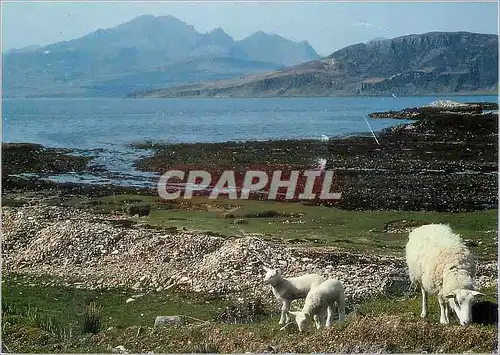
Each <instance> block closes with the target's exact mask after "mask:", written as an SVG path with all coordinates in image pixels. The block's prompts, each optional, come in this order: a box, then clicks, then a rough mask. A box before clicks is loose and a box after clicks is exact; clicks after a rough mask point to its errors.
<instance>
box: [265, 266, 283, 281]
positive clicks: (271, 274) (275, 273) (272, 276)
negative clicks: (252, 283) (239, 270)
mask: <svg viewBox="0 0 500 355" xmlns="http://www.w3.org/2000/svg"><path fill="white" fill-rule="evenodd" d="M264 271H265V272H266V275H265V276H264V282H265V283H268V284H273V283H274V282H273V281H274V280H276V279H277V278H279V277H281V271H280V269H270V268H268V267H266V266H264Z"/></svg>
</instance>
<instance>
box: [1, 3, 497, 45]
mask: <svg viewBox="0 0 500 355" xmlns="http://www.w3.org/2000/svg"><path fill="white" fill-rule="evenodd" d="M1 4H2V47H3V50H4V51H5V50H9V49H12V48H20V47H24V46H28V45H32V44H40V45H46V44H50V43H54V42H58V41H63V40H69V39H73V38H77V37H80V36H83V35H85V34H87V33H89V32H92V31H95V30H97V29H99V28H109V27H113V26H116V25H118V24H120V23H123V22H126V21H128V20H130V19H132V18H134V17H136V16H139V15H144V14H152V15H173V16H175V17H177V18H179V19H181V20H182V21H184V22H186V23H188V24H190V25H193V26H194V27H195V28H196V30H197V31H199V32H207V31H210V30H212V29H214V28H216V27H222V28H223V29H224V31H226V32H227V33H228V34H229V35H231V36H232V37H233V38H234V39H235V40H238V39H242V38H244V37H246V36H248V35H250V34H252V33H253V32H256V31H258V30H262V31H264V32H267V33H275V34H278V35H281V36H283V37H287V38H290V39H292V40H296V41H303V40H307V41H309V43H310V44H311V45H312V46H313V47H314V49H315V50H316V51H317V52H318V53H319V54H320V55H327V54H330V53H331V52H333V51H334V50H337V49H340V48H342V47H345V46H347V45H350V44H354V43H359V42H366V41H368V40H370V39H373V38H375V37H386V38H392V37H397V36H401V35H405V34H411V33H424V32H430V31H470V32H480V33H498V4H497V3H496V2H490V3H470V2H469V3H463V2H454V3H450V2H447V3H444V2H442V3H410V2H397V3H388V2H378V3H376V2H370V3H367V2H363V3H360V2H357V3H356V2H350V3H349V2H334V1H331V2H327V1H321V2H312V1H308V2H307V3H306V2H264V1H259V2H229V1H224V2H208V1H203V2H201V1H199V2H188V1H178V2H173V1H158V2H142V1H141V2H138V1H136V2H134V1H132V2H104V1H102V2H101V1H99V2H96V1H88V2H75V1H71V2H48V1H41V2H33V1H29V2H7V1H4V0H2V1H1Z"/></svg>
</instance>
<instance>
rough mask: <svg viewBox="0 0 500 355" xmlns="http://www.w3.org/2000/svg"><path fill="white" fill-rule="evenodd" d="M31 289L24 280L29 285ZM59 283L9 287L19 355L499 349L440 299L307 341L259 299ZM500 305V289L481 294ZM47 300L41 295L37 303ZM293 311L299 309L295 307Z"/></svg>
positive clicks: (351, 321)
mask: <svg viewBox="0 0 500 355" xmlns="http://www.w3.org/2000/svg"><path fill="white" fill-rule="evenodd" d="M21 281H22V282H21ZM49 281H50V280H49V279H47V280H34V279H27V278H26V279H25V278H23V277H21V276H20V275H17V277H16V279H14V278H12V277H8V278H7V279H4V283H3V287H2V300H3V304H2V329H3V332H2V333H3V340H2V341H3V342H4V343H5V344H6V345H7V346H8V348H9V350H10V351H11V352H48V353H57V352H66V353H68V352H69V353H73V352H78V353H82V352H83V353H87V352H91V353H95V352H106V353H109V352H111V351H112V349H113V348H115V347H117V346H119V345H120V346H123V347H124V348H125V349H127V350H128V351H130V352H134V353H145V352H149V351H154V352H155V353H192V352H195V353H235V352H236V353H244V352H258V353H263V352H271V353H278V352H280V353H285V352H300V353H310V352H321V353H323V352H341V353H348V352H368V353H369V352H389V353H408V352H410V353H413V352H424V351H425V352H429V353H431V352H432V353H437V352H444V353H463V352H480V353H486V352H492V351H494V350H495V349H496V346H497V340H496V338H495V334H496V331H497V329H496V326H492V325H491V326H484V325H470V326H467V327H462V326H460V325H458V322H457V320H456V319H454V318H452V319H451V322H452V324H450V325H448V326H444V325H441V324H439V321H438V319H439V307H438V306H437V301H436V300H435V299H433V298H431V302H430V304H429V305H430V309H429V315H430V319H429V320H428V321H423V320H421V319H420V318H419V316H418V314H419V313H420V310H419V307H420V299H419V297H418V294H416V293H415V294H412V295H409V297H408V296H407V297H399V298H391V297H389V298H376V299H373V300H371V301H368V302H366V303H363V304H360V305H357V306H356V307H350V311H349V312H348V314H347V319H346V322H345V323H344V324H341V325H338V324H335V325H334V326H332V327H331V328H329V329H322V330H320V331H317V330H316V329H315V328H314V327H312V326H310V327H309V328H308V329H307V330H306V331H305V332H304V333H303V334H301V333H299V332H298V330H297V329H296V327H295V326H294V325H291V326H288V327H287V328H285V330H283V331H280V330H279V329H280V327H281V326H280V325H278V318H279V315H278V312H276V310H268V309H266V308H265V307H264V306H262V305H259V304H257V303H255V302H252V301H245V302H242V303H240V304H224V303H223V302H222V301H219V300H216V299H192V298H190V297H189V296H187V295H178V294H175V293H150V294H147V295H143V296H141V297H138V298H136V300H135V301H134V302H130V303H126V302H125V300H126V299H127V297H128V296H130V295H131V294H132V291H127V290H118V289H117V290H101V291H91V290H83V289H76V288H66V287H53V286H43V283H44V282H49ZM482 291H483V292H486V293H487V295H488V299H492V300H496V290H495V289H486V290H482ZM38 295H39V297H38ZM89 300H98V302H99V304H100V305H102V308H101V311H102V313H101V315H100V318H101V319H102V321H103V324H102V326H101V327H99V329H96V330H97V331H96V332H89V333H86V332H84V331H83V329H81V328H79V327H78V322H77V321H78V318H79V317H86V316H85V314H86V312H88V308H87V310H86V308H85V302H88V304H87V306H89V305H90V304H91V302H97V301H89ZM294 307H297V305H295V306H294ZM159 314H161V315H185V317H184V319H185V322H183V325H179V326H171V327H163V328H156V329H153V323H154V318H155V317H156V315H159Z"/></svg>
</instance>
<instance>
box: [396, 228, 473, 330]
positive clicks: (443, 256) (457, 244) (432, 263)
mask: <svg viewBox="0 0 500 355" xmlns="http://www.w3.org/2000/svg"><path fill="white" fill-rule="evenodd" d="M406 263H407V265H408V271H409V275H410V280H411V282H412V284H420V289H421V292H422V313H421V315H420V316H421V317H422V318H426V317H427V296H428V294H431V295H434V294H437V299H438V301H439V307H440V309H441V317H440V323H442V324H448V323H449V319H448V309H449V308H448V307H451V309H453V310H454V311H455V313H456V315H457V316H458V318H459V319H460V324H461V325H466V324H469V323H470V322H471V321H472V316H471V309H472V304H473V301H474V297H475V296H478V295H483V294H482V293H480V292H477V291H474V289H473V288H474V286H473V276H474V275H475V273H476V263H475V260H474V258H473V256H472V254H471V253H470V252H469V250H468V249H467V247H466V246H465V245H464V244H463V243H462V241H461V240H460V236H459V235H458V234H454V233H453V231H452V230H451V228H450V227H449V226H447V225H443V224H429V225H424V226H421V227H418V228H415V229H413V230H412V231H411V232H410V234H409V236H408V243H407V244H406Z"/></svg>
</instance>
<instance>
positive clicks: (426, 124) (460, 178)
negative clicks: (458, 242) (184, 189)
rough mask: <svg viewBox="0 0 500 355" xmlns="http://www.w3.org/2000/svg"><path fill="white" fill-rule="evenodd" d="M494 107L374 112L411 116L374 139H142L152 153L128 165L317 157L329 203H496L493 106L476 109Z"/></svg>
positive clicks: (307, 165) (219, 166) (443, 206)
mask: <svg viewBox="0 0 500 355" xmlns="http://www.w3.org/2000/svg"><path fill="white" fill-rule="evenodd" d="M494 108H498V105H497V104H496V103H469V104H458V105H453V104H451V103H449V102H437V103H433V105H432V106H430V107H423V108H418V109H405V110H402V111H399V112H398V113H393V112H385V113H374V114H372V116H374V117H397V118H401V117H407V118H411V119H414V120H416V122H415V123H410V124H406V125H399V126H395V127H392V128H390V129H387V130H384V131H383V132H380V133H377V135H376V136H377V139H375V138H374V137H372V136H358V137H350V138H344V139H338V138H330V139H329V140H325V141H320V140H284V141H268V142H226V143H212V144H201V143H196V144H174V145H161V144H158V145H154V146H151V145H147V147H148V148H152V149H153V150H154V154H153V155H152V156H150V157H146V158H144V159H140V160H138V161H137V162H136V167H137V168H138V169H140V170H143V171H154V172H157V173H164V172H165V171H167V170H169V169H180V170H189V169H194V168H195V169H200V170H208V171H210V172H211V173H212V174H213V175H217V174H219V173H220V172H221V171H223V170H225V169H233V170H236V171H246V170H248V169H249V167H252V168H255V167H256V166H257V167H259V166H260V167H263V166H264V167H267V168H268V169H270V170H272V169H275V170H276V169H278V170H285V171H290V170H294V169H296V170H301V169H302V170H307V169H314V168H317V167H318V161H319V160H320V159H322V160H323V161H324V162H325V163H324V165H325V169H327V170H333V171H334V172H335V179H336V181H337V182H338V185H339V188H340V189H339V192H341V193H342V200H340V201H338V202H334V203H332V204H333V205H334V206H336V207H339V208H342V209H347V210H406V211H439V212H444V211H451V212H456V211H475V210H481V209H488V208H496V207H497V206H498V188H497V187H498V186H497V171H498V113H492V112H484V110H490V109H494ZM450 110H451V111H450ZM417 118H418V119H417ZM138 148H140V146H138ZM319 202H321V201H319Z"/></svg>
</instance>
